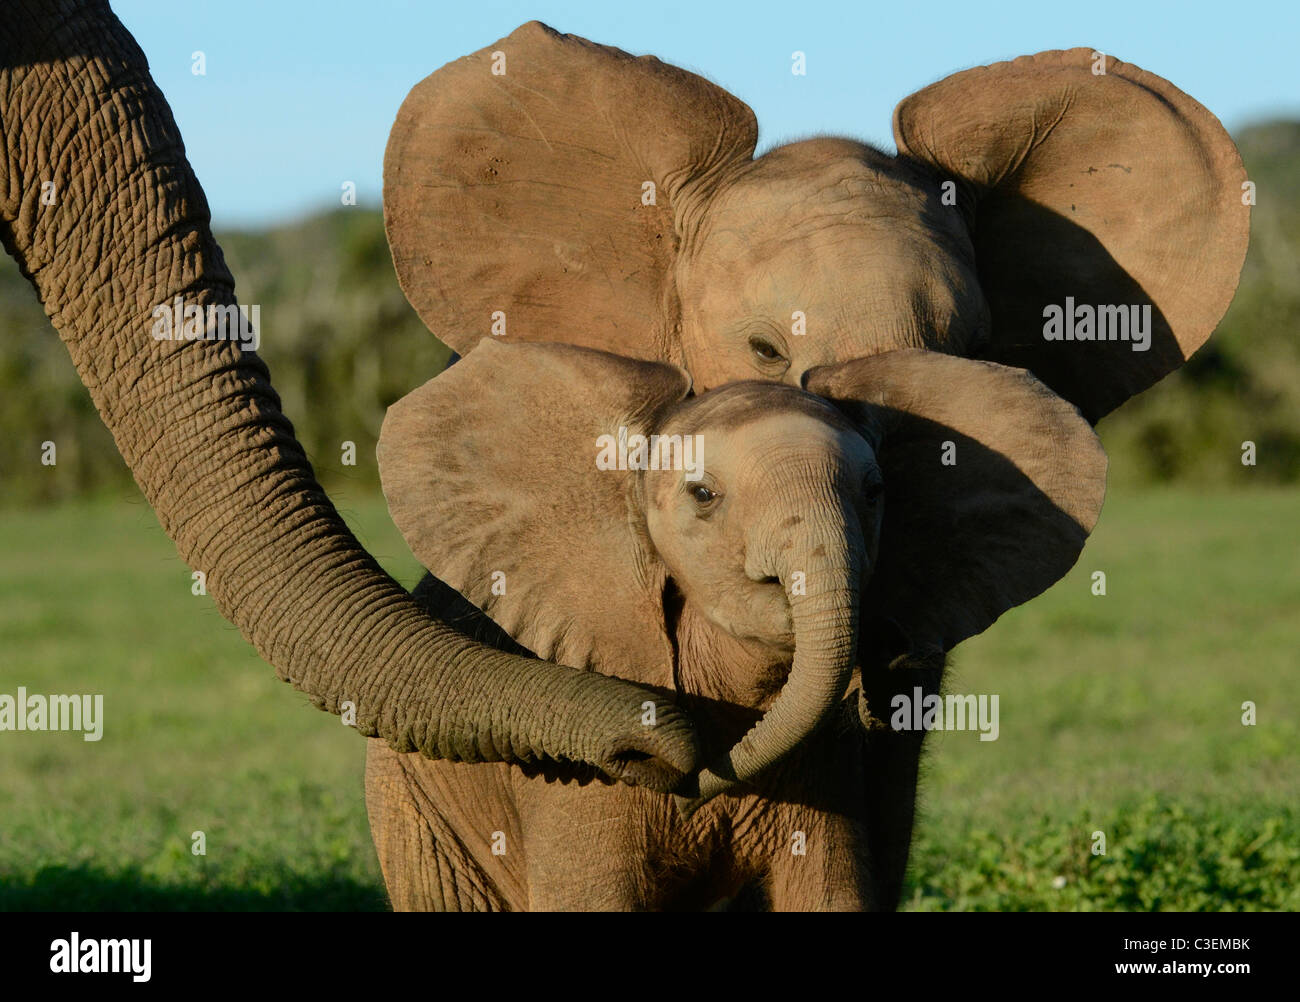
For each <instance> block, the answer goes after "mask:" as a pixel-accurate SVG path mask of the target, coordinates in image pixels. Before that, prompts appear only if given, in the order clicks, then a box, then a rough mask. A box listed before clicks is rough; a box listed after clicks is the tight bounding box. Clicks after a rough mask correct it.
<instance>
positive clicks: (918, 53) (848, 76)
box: [113, 0, 1300, 227]
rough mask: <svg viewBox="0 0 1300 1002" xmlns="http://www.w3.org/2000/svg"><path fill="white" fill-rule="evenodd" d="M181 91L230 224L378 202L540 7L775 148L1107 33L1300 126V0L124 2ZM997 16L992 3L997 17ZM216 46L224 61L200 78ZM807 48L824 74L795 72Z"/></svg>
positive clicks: (1248, 107)
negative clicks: (470, 61) (473, 56)
mask: <svg viewBox="0 0 1300 1002" xmlns="http://www.w3.org/2000/svg"><path fill="white" fill-rule="evenodd" d="M113 7H114V9H115V10H116V11H117V14H118V16H119V17H120V18H121V19H122V21H123V22H124V23H125V24H126V25H127V27H128V28H129V29H130V30H131V31H132V33H133V34H134V35H135V37H136V40H137V41H138V42H139V43H140V45H141V47H142V48H143V49H144V51H145V54H146V55H147V56H148V58H149V64H150V67H151V69H152V71H153V75H154V79H155V80H157V81H158V83H159V85H160V86H161V87H162V89H163V93H164V94H166V95H167V98H168V100H169V101H170V102H171V106H172V110H173V111H174V113H175V115H176V119H177V121H178V122H179V124H180V128H181V133H182V135H183V136H184V137H185V143H186V148H187V151H188V153H189V156H190V161H191V163H192V164H193V165H194V168H195V170H196V172H197V173H198V176H199V179H200V181H201V182H202V183H203V186H204V189H205V190H206V191H207V193H208V200H209V201H210V202H211V204H212V211H213V217H214V221H215V223H216V224H217V226H219V227H220V226H245V225H249V226H253V225H261V224H265V223H269V222H278V221H282V220H285V219H290V218H293V217H296V216H300V215H302V214H304V213H306V212H310V211H312V210H313V209H316V208H320V207H323V206H327V205H331V204H333V205H337V204H338V199H339V193H340V185H341V184H342V183H343V182H344V181H349V180H350V181H354V182H355V183H356V185H357V191H358V198H359V201H360V202H361V203H362V204H369V205H378V204H379V200H380V192H381V183H380V178H381V168H382V163H383V153H384V144H385V142H386V141H387V137H388V129H389V126H390V125H391V124H392V121H393V116H394V115H395V114H396V112H397V108H398V106H399V105H400V104H401V102H402V99H403V98H404V97H405V96H406V93H407V91H408V90H409V89H410V88H411V87H412V86H413V85H414V84H415V83H416V82H418V81H419V80H420V79H422V78H423V77H425V76H427V75H428V74H429V73H431V72H432V71H433V70H435V69H437V68H438V67H439V66H442V65H443V64H444V63H447V62H450V61H451V60H453V59H456V58H459V57H460V56H463V55H466V54H468V53H470V52H473V51H475V50H476V49H480V48H482V47H483V46H485V45H488V44H490V43H492V42H494V41H496V40H497V39H498V38H500V37H501V36H503V35H506V34H509V33H510V32H511V31H512V30H513V29H514V28H516V27H517V26H518V25H520V24H522V23H524V22H525V21H528V20H532V19H534V18H536V19H538V20H541V21H545V22H546V23H547V24H549V25H551V26H552V27H554V28H556V29H558V30H560V31H565V32H571V33H573V34H578V35H582V36H584V37H586V38H590V39H591V40H593V41H597V42H602V43H605V44H610V45H616V46H618V47H619V48H623V49H626V50H628V51H629V52H633V53H637V54H641V53H653V54H654V55H657V56H659V57H660V58H661V59H663V60H665V61H666V62H670V63H675V64H677V65H679V66H683V67H686V68H687V69H690V70H693V71H694V72H696V73H700V74H702V75H704V76H707V77H708V78H709V79H711V80H713V81H715V82H716V83H719V84H721V85H722V86H724V87H726V88H727V89H728V90H730V91H732V92H733V93H734V94H736V95H737V96H739V97H740V98H742V99H743V100H744V101H746V102H747V103H748V104H749V105H750V107H752V108H753V109H754V111H755V113H756V114H757V116H758V123H759V146H760V150H761V149H764V148H767V147H769V146H771V145H774V144H776V143H778V142H781V141H784V140H788V139H793V138H796V137H799V136H803V135H808V134H811V133H831V134H841V135H850V136H854V137H856V138H860V139H865V140H867V141H869V142H874V143H876V144H877V145H880V146H882V147H884V148H885V149H889V150H892V149H893V142H892V139H891V137H890V131H889V120H890V113H891V111H892V109H893V107H894V105H895V104H896V103H897V102H898V100H899V99H900V98H902V97H904V96H906V95H907V94H909V93H911V92H912V91H914V90H916V89H918V88H920V87H923V86H925V85H926V84H928V83H931V82H933V81H935V80H937V79H939V78H940V77H943V76H946V75H947V74H948V73H951V72H954V71H956V70H959V69H964V68H966V67H968V66H974V65H978V64H981V63H988V62H995V61H997V60H1000V59H1008V58H1012V57H1014V56H1018V55H1023V54H1026V53H1031V52H1038V51H1041V50H1043V49H1057V48H1069V47H1072V46H1075V45H1089V46H1093V47H1094V48H1098V49H1101V50H1102V51H1105V52H1107V53H1110V54H1112V55H1114V56H1117V57H1119V58H1121V59H1124V60H1127V61H1129V62H1133V63H1136V64H1138V65H1139V66H1142V67H1143V68H1145V69H1147V70H1150V71H1152V72H1154V73H1158V74H1160V75H1161V76H1164V77H1167V78H1168V79H1170V80H1172V81H1173V82H1174V83H1175V84H1176V85H1178V86H1179V87H1181V88H1182V89H1183V90H1185V91H1186V92H1187V93H1189V94H1191V95H1192V96H1193V97H1195V98H1196V99H1197V100H1199V101H1200V102H1201V103H1202V104H1204V105H1206V106H1207V107H1208V108H1209V109H1210V110H1211V111H1213V112H1214V113H1215V114H1217V115H1218V116H1219V117H1220V119H1222V120H1223V122H1224V124H1225V125H1227V126H1228V128H1229V129H1230V130H1231V129H1235V128H1237V127H1239V126H1241V125H1243V124H1246V123H1249V122H1252V121H1257V120H1260V119H1262V118H1267V117H1270V116H1274V115H1288V116H1291V117H1296V118H1300V54H1297V53H1296V51H1295V46H1296V44H1297V43H1298V42H1300V5H1298V4H1297V3H1296V0H1259V2H1255V3H1240V4H1236V5H1227V4H1223V3H1213V4H1211V3H1208V2H1207V3H1194V2H1187V3H1175V2H1139V0H1129V2H1091V3H1056V2H1054V0H1039V2H1019V0H1016V2H1008V3H998V2H996V0H995V2H992V3H989V2H985V3H982V4H977V3H971V2H961V3H959V2H953V0H936V2H931V3H915V2H911V0H894V2H893V3H888V4H885V3H877V2H873V0H841V2H840V3H825V2H821V3H819V2H815V0H808V2H804V0H783V2H779V3H775V2H766V0H754V2H727V3H718V2H709V0H695V2H691V3H677V2H671V3H661V2H656V3H646V4H636V5H633V4H631V3H629V2H628V0H594V2H576V0H575V2H567V3H563V2H543V3H515V2H510V3H499V2H477V3H475V2H471V3H460V4H450V3H443V2H414V0H411V2H400V0H367V2H365V3H357V2H352V0H350V2H333V0H319V2H310V0H303V2H296V3H290V2H285V0H116V2H114V3H113ZM990 11H993V13H990ZM196 50H202V51H203V53H204V56H205V59H206V69H207V73H206V75H205V76H196V75H194V74H193V73H192V72H191V64H192V60H191V54H192V53H193V52H195V51H196ZM795 50H800V51H802V52H804V53H805V54H806V59H807V75H806V76H802V77H800V76H795V75H793V74H792V73H791V72H790V67H791V53H793V52H794V51H795Z"/></svg>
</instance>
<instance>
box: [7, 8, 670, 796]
mask: <svg viewBox="0 0 1300 1002" xmlns="http://www.w3.org/2000/svg"><path fill="white" fill-rule="evenodd" d="M0 123H2V125H3V132H4V151H3V152H4V156H3V159H0V236H3V240H4V246H5V249H6V250H7V251H8V252H9V253H10V254H11V255H13V256H14V257H15V258H16V259H17V261H18V263H19V264H20V266H21V267H22V269H23V272H24V274H26V275H27V276H28V277H29V278H30V279H31V281H32V284H33V285H34V286H35V288H36V291H37V294H38V295H39V296H40V299H41V302H42V303H43V304H44V305H45V309H46V311H47V313H48V314H49V317H50V320H51V322H52V323H53V324H54V326H55V328H56V329H57V330H58V332H59V334H60V336H61V337H62V338H63V340H64V342H65V343H66V344H67V346H68V351H69V353H70V354H71V356H72V361H73V363H74V364H75V365H76V367H77V370H78V372H79V373H80V374H81V377H82V379H83V381H84V382H85V383H86V385H87V387H88V388H89V390H90V393H91V396H92V398H93V399H94V401H95V405H96V407H97V408H98V409H99V412H100V414H101V416H102V417H103V419H104V422H105V424H106V425H107V426H108V427H109V429H110V431H112V433H113V437H114V440H115V441H116V443H117V446H118V448H119V449H120V450H121V452H122V456H123V457H124V458H125V460H126V462H127V463H128V464H129V465H130V467H131V470H132V472H133V473H134V475H135V478H136V481H137V482H138V483H139V485H140V488H141V490H142V491H143V492H144V494H145V497H146V498H148V500H149V503H150V504H151V505H152V506H153V508H154V510H155V511H156V512H157V513H158V518H159V521H160V522H161V523H162V526H163V528H164V529H165V530H166V531H167V533H168V535H170V536H171V537H172V538H173V539H174V540H175V541H176V546H177V549H178V550H179V552H180V555H181V557H182V558H183V559H184V560H185V561H186V562H187V563H188V564H190V566H191V567H194V568H197V569H201V570H203V571H205V572H206V574H207V583H208V589H209V593H210V594H211V595H212V598H213V600H214V601H215V602H216V605H217V607H218V608H219V609H220V610H221V612H222V614H223V615H224V616H226V617H227V618H228V619H229V620H230V621H231V622H233V623H235V624H236V625H237V626H238V627H239V628H240V630H241V631H242V632H243V634H244V636H245V637H247V638H248V639H249V640H250V641H251V642H252V643H253V644H254V645H255V646H256V647H257V649H258V651H259V652H260V653H261V654H262V656H263V657H265V658H266V659H267V660H268V661H269V662H270V663H271V664H272V665H274V666H275V668H276V671H277V672H278V673H279V675H280V676H281V677H282V678H284V679H285V680H287V681H290V682H292V683H293V684H294V685H295V686H296V687H297V688H299V689H301V690H302V691H304V692H306V693H307V694H308V695H310V696H311V698H312V701H313V702H314V703H315V704H316V705H317V706H320V707H321V708H323V709H326V710H329V711H331V712H334V713H337V712H339V706H340V703H341V702H342V701H344V700H349V701H352V702H353V703H355V706H356V722H357V728H358V730H360V731H361V732H362V733H363V734H367V735H373V736H378V737H381V738H383V739H384V740H385V741H387V742H389V743H390V744H391V745H392V746H393V747H395V748H399V749H401V750H403V751H419V752H421V753H423V754H426V755H436V756H441V757H445V758H450V759H459V760H465V761H484V760H488V761H494V760H495V761H519V762H531V761H539V760H542V759H544V758H546V757H552V758H559V759H564V760H571V761H579V762H588V763H593V764H596V765H599V766H600V767H601V768H602V769H604V770H605V771H606V772H607V773H608V774H610V775H613V776H617V777H621V778H625V779H629V780H632V781H639V782H642V783H647V784H649V785H651V786H654V787H655V788H657V789H669V788H670V787H671V786H672V785H673V784H674V783H675V782H676V781H677V780H678V779H680V778H681V776H682V774H683V773H684V772H687V771H689V770H690V769H692V768H693V767H694V765H695V764H696V747H695V737H694V734H693V730H692V728H691V725H690V723H689V721H688V720H687V719H686V718H685V716H684V715H683V714H682V713H680V712H679V711H677V710H676V709H674V708H672V707H667V706H666V707H665V708H664V714H665V726H663V727H660V728H656V729H655V730H653V731H647V730H646V729H645V728H643V727H641V726H640V722H639V721H640V705H641V703H642V701H643V700H644V699H646V698H648V694H647V693H645V692H643V691H641V690H638V689H636V688H634V687H632V686H629V685H628V684H627V683H625V682H620V681H616V680H613V679H609V678H603V677H601V676H599V675H595V674H592V673H578V672H575V671H574V670H572V669H571V668H564V667H559V666H556V665H553V664H546V663H545V662H540V661H536V660H531V659H529V660H522V659H520V658H518V657H515V656H511V655H508V654H504V653H502V652H500V651H496V650H493V649H490V648H488V647H485V646H482V645H479V644H475V643H471V642H469V641H468V640H467V639H466V638H465V636H464V635H463V634H461V633H459V632H457V631H456V630H454V629H451V628H449V627H448V626H446V625H445V624H442V623H439V622H436V621H435V620H433V619H431V618H430V617H429V616H428V615H427V614H426V613H425V612H424V611H423V610H421V609H420V608H419V607H418V605H417V604H416V603H415V602H414V601H412V599H411V597H410V596H409V595H408V594H406V593H405V592H404V591H403V590H402V588H401V587H400V586H399V585H398V584H397V583H396V582H395V581H393V580H392V579H391V578H390V577H389V576H388V575H387V574H385V573H384V572H383V571H382V570H381V569H380V567H379V566H378V564H376V563H375V561H374V560H373V559H372V558H371V557H370V555H369V554H367V553H366V552H365V550H363V549H362V548H361V546H360V545H359V544H358V543H357V541H356V539H354V538H353V536H352V534H351V533H350V532H349V531H348V529H347V528H346V526H345V525H344V523H343V520H342V519H341V518H339V516H338V513H337V512H336V511H335V510H334V507H333V505H331V504H330V501H329V499H328V498H327V497H326V496H325V494H324V492H323V491H322V490H321V488H320V486H319V485H318V484H317V482H316V480H315V479H314V477H313V475H312V470H311V467H310V465H309V464H308V462H307V459H306V457H305V456H304V454H303V451H302V448H301V447H300V446H299V444H298V442H297V441H296V440H295V438H294V435H293V428H292V426H291V425H290V423H289V421H288V419H287V418H286V417H285V416H284V415H283V414H282V413H281V411H280V402H279V398H278V397H277V396H276V394H275V391H274V390H273V389H272V387H271V383H270V377H269V374H268V372H267V370H266V367H265V366H264V365H263V364H262V362H261V360H260V359H259V358H258V357H257V356H256V355H255V354H252V353H247V352H241V351H240V349H239V348H238V347H237V346H236V345H235V344H234V343H233V342H230V341H179V340H178V341H168V340H155V339H154V338H153V336H152V331H153V327H154V322H153V318H152V316H151V314H152V311H153V309H154V307H155V306H157V305H158V304H170V303H171V302H172V300H173V297H174V296H181V297H183V298H184V300H185V301H186V302H187V303H192V304H198V305H201V306H210V305H218V306H222V305H230V304H234V303H235V294H234V281H233V279H232V278H231V275H230V272H229V271H228V270H227V268H226V265H225V262H224V260H223V259H222V256H221V251H220V248H218V246H217V244H216V242H215V241H214V240H213V237H212V233H211V231H210V229H209V214H208V206H207V202H206V201H205V199H204V197H203V192H202V190H201V189H200V187H199V184H198V181H197V180H196V179H195V177H194V174H193V172H192V171H191V170H190V167H189V164H188V162H187V161H186V159H185V153H184V148H183V146H182V144H181V138H180V134H179V133H178V131H177V129H176V123H175V121H174V120H173V119H172V115H171V112H170V110H169V109H168V107H167V103H166V101H165V100H164V99H163V97H162V95H161V94H160V93H159V91H158V88H157V86H156V85H155V84H154V82H153V80H152V79H151V78H150V76H149V72H148V67H147V65H146V62H145V57H144V54H143V53H142V52H141V51H140V49H139V47H138V46H137V45H136V44H135V42H134V41H133V40H132V38H131V37H130V35H129V34H128V33H127V31H126V30H125V29H124V28H123V27H122V25H121V23H120V22H119V21H118V20H117V19H116V18H115V17H114V16H113V15H112V13H111V11H110V10H109V9H108V6H107V4H104V3H94V2H72V0H68V2H62V3H54V2H51V3H38V2H34V0H16V2H12V3H8V4H6V5H5V10H4V16H3V17H0ZM49 181H52V182H53V183H54V185H55V192H56V200H55V204H53V205H43V204H42V203H41V201H40V197H41V194H42V183H43V182H49ZM485 681H488V682H490V684H484V683H485ZM525 696H527V698H528V699H529V700H532V701H533V702H532V705H533V706H534V707H535V709H534V710H533V711H532V712H529V713H523V712H520V711H519V710H518V707H519V706H520V705H522V703H523V701H524V698H525ZM538 697H540V699H539V698H538Z"/></svg>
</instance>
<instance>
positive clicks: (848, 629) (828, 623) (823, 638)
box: [677, 509, 865, 817]
mask: <svg viewBox="0 0 1300 1002" xmlns="http://www.w3.org/2000/svg"><path fill="white" fill-rule="evenodd" d="M809 521H814V520H811V519H810V520H809ZM836 523H838V525H839V529H838V531H836V530H832V531H812V532H807V533H805V534H804V535H803V537H802V539H799V538H796V539H795V540H794V541H792V543H791V545H790V546H789V547H788V548H787V549H785V551H784V552H785V553H786V554H792V556H786V557H783V558H782V559H781V561H780V563H779V572H778V576H779V579H780V581H781V584H782V585H783V586H784V587H785V590H786V595H787V596H788V598H789V600H790V609H791V620H792V622H793V625H794V639H795V653H794V662H793V665H792V666H791V669H790V674H789V677H788V678H787V679H786V682H785V685H784V686H782V688H781V691H780V693H778V694H777V697H776V699H775V701H774V702H773V703H772V705H771V707H769V708H768V710H767V712H766V713H764V714H763V716H762V718H761V719H760V720H759V721H758V722H757V723H756V724H755V725H754V726H753V727H752V728H750V730H749V732H748V733H747V734H746V735H745V736H744V737H743V738H741V740H740V741H738V742H737V743H736V744H735V745H734V746H733V747H732V748H731V749H730V750H729V751H728V752H727V754H726V756H725V757H724V758H723V759H722V760H721V761H719V762H715V763H712V764H711V765H710V766H709V767H707V768H705V769H702V770H701V771H700V774H699V787H698V796H678V798H677V805H678V808H679V809H680V811H681V813H682V814H683V816H685V817H689V816H690V815H691V814H692V813H694V811H695V810H697V809H698V808H699V807H700V806H701V805H702V804H703V803H705V802H706V801H708V800H709V799H711V798H712V797H715V796H717V795H718V794H720V793H725V792H727V791H728V790H730V789H732V788H734V787H735V786H737V785H738V784H740V783H743V782H746V781H748V780H750V779H753V778H754V777H755V776H757V775H758V774H759V773H760V772H762V771H763V770H764V769H766V768H767V767H768V766H770V765H772V764H773V763H775V762H777V761H779V760H780V759H781V758H783V757H784V756H785V755H787V754H789V753H790V752H791V751H792V750H794V748H795V747H796V746H797V745H799V743H800V742H802V741H803V740H804V739H805V738H807V737H808V735H809V734H811V733H812V732H813V731H814V730H815V729H816V728H817V726H818V725H819V724H820V723H821V722H822V721H823V720H825V719H826V717H827V715H828V714H830V713H831V711H832V710H833V709H834V708H835V706H836V705H837V704H838V703H839V702H840V700H842V699H843V698H844V693H845V691H846V690H847V689H848V685H849V680H850V678H851V677H852V674H853V663H854V655H855V651H856V645H857V624H858V592H859V583H860V581H861V580H862V573H863V561H864V559H865V550H864V544H863V539H862V530H861V528H860V526H859V523H858V519H857V516H856V514H855V513H854V512H853V511H852V510H851V509H849V510H846V511H845V512H844V513H843V514H842V515H838V516H836V517H834V518H826V519H823V520H821V524H823V525H826V524H836Z"/></svg>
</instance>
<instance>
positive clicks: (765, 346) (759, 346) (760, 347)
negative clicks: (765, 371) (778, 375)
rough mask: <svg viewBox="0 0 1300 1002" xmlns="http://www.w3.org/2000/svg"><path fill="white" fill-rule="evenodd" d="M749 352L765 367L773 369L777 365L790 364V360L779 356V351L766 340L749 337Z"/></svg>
mask: <svg viewBox="0 0 1300 1002" xmlns="http://www.w3.org/2000/svg"><path fill="white" fill-rule="evenodd" d="M749 347H750V350H751V351H753V353H754V355H755V356H756V357H757V358H758V360H759V361H760V362H761V363H762V364H763V365H764V366H766V367H769V368H773V367H775V366H776V365H778V364H781V363H784V364H785V365H789V364H790V360H789V359H787V358H786V357H785V356H784V355H782V354H781V350H780V349H779V348H777V347H776V345H774V344H772V342H771V341H768V340H767V339H766V338H761V337H751V338H750V339H749Z"/></svg>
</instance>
